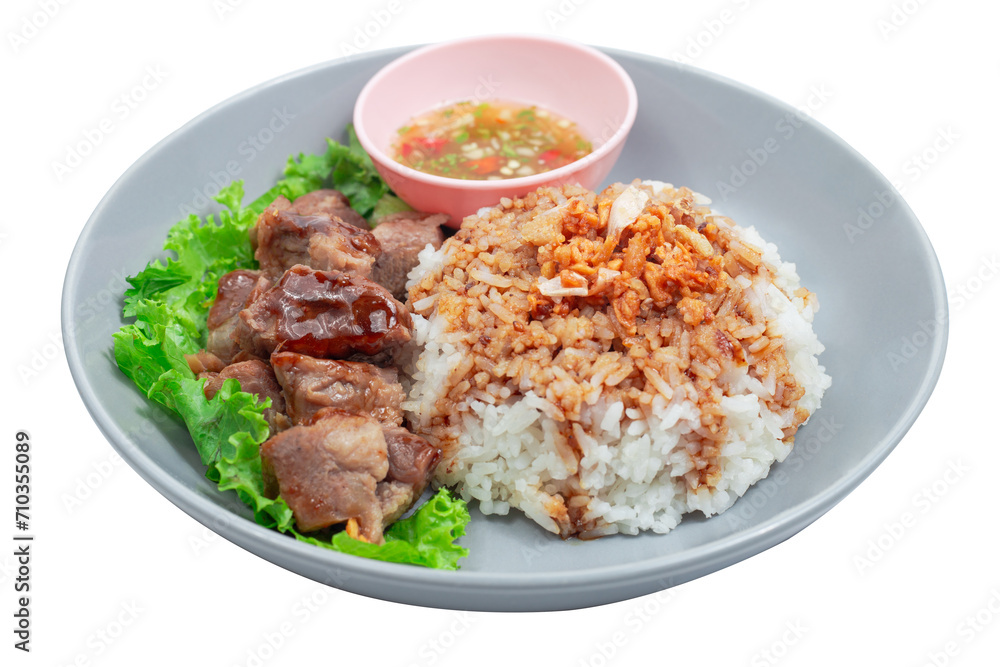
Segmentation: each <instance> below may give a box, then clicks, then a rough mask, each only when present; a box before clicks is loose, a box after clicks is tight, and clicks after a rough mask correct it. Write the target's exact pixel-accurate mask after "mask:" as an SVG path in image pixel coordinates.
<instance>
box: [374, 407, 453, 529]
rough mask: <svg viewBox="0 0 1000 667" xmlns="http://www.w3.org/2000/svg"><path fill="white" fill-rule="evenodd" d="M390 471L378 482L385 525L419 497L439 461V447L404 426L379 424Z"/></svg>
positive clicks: (402, 512)
mask: <svg viewBox="0 0 1000 667" xmlns="http://www.w3.org/2000/svg"><path fill="white" fill-rule="evenodd" d="M382 435H383V436H385V442H386V448H387V450H388V455H389V472H388V473H387V474H386V477H385V481H384V482H379V485H378V498H379V505H380V506H381V508H382V516H383V520H384V522H385V525H387V526H388V525H389V524H391V523H392V522H394V521H395V520H396V519H398V518H399V517H401V516H402V515H403V514H404V513H405V512H406V510H408V509H410V508H411V507H413V504H414V503H415V502H417V500H418V499H419V498H420V494H422V493H423V492H424V489H426V488H427V485H428V484H429V483H430V481H431V477H433V476H434V469H435V468H437V464H438V461H440V460H441V450H440V449H438V448H437V447H434V446H432V445H431V443H429V442H427V441H426V440H424V439H423V438H421V437H420V436H418V435H414V434H413V433H410V432H409V431H407V430H406V429H405V428H400V427H391V426H390V427H385V426H383V427H382Z"/></svg>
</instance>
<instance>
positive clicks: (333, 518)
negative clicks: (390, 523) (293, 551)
mask: <svg viewBox="0 0 1000 667" xmlns="http://www.w3.org/2000/svg"><path fill="white" fill-rule="evenodd" d="M260 458H261V465H262V470H263V474H264V485H265V489H264V491H265V494H266V495H268V497H271V498H275V497H277V496H278V495H279V494H280V495H281V497H282V498H283V499H284V500H285V502H286V503H288V506H289V507H290V508H291V510H292V514H293V515H294V516H295V524H296V525H297V526H298V529H299V530H301V531H303V532H311V531H314V530H319V529H321V528H326V527H328V526H332V525H334V524H337V523H343V522H348V521H352V520H353V521H354V522H355V523H356V525H357V529H358V533H359V534H360V536H361V537H363V538H364V539H366V540H367V541H369V542H374V543H376V544H379V543H381V542H382V541H383V540H382V528H383V514H382V508H381V504H380V503H379V500H378V496H377V486H378V483H379V482H381V481H382V480H384V479H385V476H386V474H388V472H389V461H388V451H387V446H386V441H385V436H383V434H382V428H381V427H380V426H379V424H378V422H377V421H375V420H374V419H372V418H371V417H367V416H364V415H351V414H348V413H346V412H341V411H335V410H328V411H326V413H325V414H324V415H323V418H322V419H319V420H318V421H316V422H315V423H313V424H308V425H305V424H303V425H299V426H293V427H292V428H290V429H288V430H287V431H283V432H282V433H279V434H278V435H276V436H274V437H273V438H271V439H270V440H268V441H267V442H265V443H264V444H263V445H261V447H260Z"/></svg>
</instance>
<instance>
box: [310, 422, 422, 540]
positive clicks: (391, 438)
mask: <svg viewBox="0 0 1000 667" xmlns="http://www.w3.org/2000/svg"><path fill="white" fill-rule="evenodd" d="M342 414H345V412H344V411H343V410H337V409H335V408H323V409H321V410H318V411H317V412H315V413H313V415H312V417H310V418H309V420H308V421H307V422H305V423H306V425H312V424H318V423H320V422H322V421H324V420H326V419H327V418H330V417H334V418H336V417H337V416H338V415H342ZM380 426H381V428H382V435H383V437H384V438H385V443H386V456H387V458H388V462H389V468H388V471H387V472H386V475H385V478H384V479H382V480H380V481H379V483H378V485H377V486H376V494H377V495H378V503H379V507H380V508H381V510H382V525H383V526H386V527H387V526H389V525H390V524H391V523H393V522H394V521H396V520H397V519H398V518H399V517H401V516H402V515H403V514H405V513H406V511H407V510H408V509H410V508H411V507H413V504H414V503H415V502H416V501H417V500H418V499H419V498H420V494H421V493H423V492H424V489H425V488H427V485H428V484H429V483H430V480H431V477H432V476H433V475H434V469H435V468H436V467H437V463H438V461H439V460H440V458H441V450H440V449H438V448H437V447H434V446H433V445H431V444H430V443H429V442H427V441H426V440H424V439H423V438H421V437H420V436H418V435H414V434H413V433H410V432H409V431H407V430H406V429H405V428H402V427H401V426H390V425H386V424H384V423H383V424H380Z"/></svg>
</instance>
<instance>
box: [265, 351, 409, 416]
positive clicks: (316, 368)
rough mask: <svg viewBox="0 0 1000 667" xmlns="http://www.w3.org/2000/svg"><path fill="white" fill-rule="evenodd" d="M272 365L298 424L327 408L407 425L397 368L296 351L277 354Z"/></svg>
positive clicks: (290, 413) (274, 355)
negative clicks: (404, 420) (404, 421)
mask: <svg viewBox="0 0 1000 667" xmlns="http://www.w3.org/2000/svg"><path fill="white" fill-rule="evenodd" d="M271 365H272V366H273V367H274V374H275V376H276V377H277V379H278V383H279V384H280V385H281V386H282V388H283V389H284V391H285V400H286V403H287V405H288V416H289V417H290V418H291V420H292V422H294V423H296V424H301V423H303V422H306V421H309V419H310V418H312V416H313V415H314V414H316V412H317V411H318V410H321V409H323V408H336V409H339V410H344V411H346V412H351V413H355V414H365V415H371V416H372V417H374V418H375V419H377V420H378V421H379V422H380V423H381V424H383V425H386V426H399V425H400V424H402V423H403V409H402V408H401V407H400V405H401V404H402V402H403V400H404V399H405V398H406V394H405V393H404V392H403V386H402V385H401V384H399V382H398V380H397V372H396V369H395V368H379V367H377V366H372V365H371V364H366V363H361V362H356V361H337V360H333V359H316V358H314V357H309V356H306V355H304V354H296V353H295V352H276V353H274V354H273V355H271Z"/></svg>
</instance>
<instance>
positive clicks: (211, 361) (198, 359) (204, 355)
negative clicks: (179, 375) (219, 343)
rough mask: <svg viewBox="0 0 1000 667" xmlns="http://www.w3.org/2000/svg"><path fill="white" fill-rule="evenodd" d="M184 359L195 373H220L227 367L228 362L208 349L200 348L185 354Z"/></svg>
mask: <svg viewBox="0 0 1000 667" xmlns="http://www.w3.org/2000/svg"><path fill="white" fill-rule="evenodd" d="M184 361H186V362H187V365H188V368H190V369H191V372H192V373H194V374H195V375H201V374H202V373H218V372H219V371H221V370H222V369H223V368H225V367H226V362H224V361H223V360H222V359H219V358H218V357H217V356H215V355H214V354H212V353H211V352H208V351H207V350H199V351H198V352H195V353H194V354H185V355H184Z"/></svg>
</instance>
